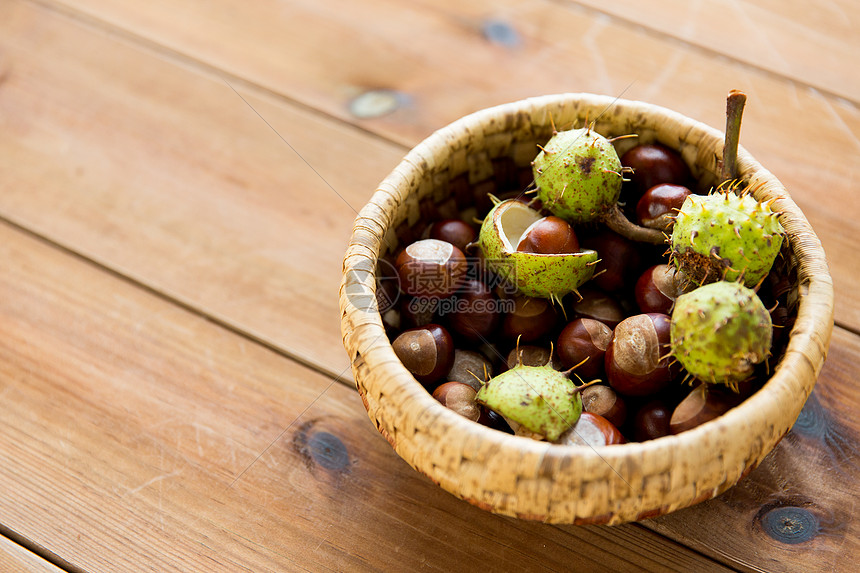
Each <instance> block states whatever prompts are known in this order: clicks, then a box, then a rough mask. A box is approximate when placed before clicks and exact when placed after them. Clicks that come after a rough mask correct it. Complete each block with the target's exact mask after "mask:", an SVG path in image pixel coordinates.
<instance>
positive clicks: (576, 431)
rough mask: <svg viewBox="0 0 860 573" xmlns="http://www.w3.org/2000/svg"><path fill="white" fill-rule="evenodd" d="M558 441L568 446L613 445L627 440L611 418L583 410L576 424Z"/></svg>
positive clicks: (594, 446) (593, 446)
mask: <svg viewBox="0 0 860 573" xmlns="http://www.w3.org/2000/svg"><path fill="white" fill-rule="evenodd" d="M558 442H559V443H561V444H565V445H568V446H591V447H592V448H596V447H598V446H611V445H613V444H624V443H626V442H627V440H625V439H624V436H623V435H621V432H620V431H619V430H618V428H617V427H615V425H614V424H612V423H611V422H610V421H609V420H607V419H606V418H604V417H603V416H598V415H597V414H592V413H591V412H583V413H582V415H581V416H580V417H579V420H577V422H576V424H574V426H573V427H572V428H571V429H569V430H567V431H566V432H565V433H564V434H562V435H561V437H560V438H559V439H558Z"/></svg>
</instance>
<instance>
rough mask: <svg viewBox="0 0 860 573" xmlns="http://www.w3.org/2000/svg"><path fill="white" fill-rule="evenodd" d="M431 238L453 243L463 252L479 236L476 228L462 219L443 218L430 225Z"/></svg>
mask: <svg viewBox="0 0 860 573" xmlns="http://www.w3.org/2000/svg"><path fill="white" fill-rule="evenodd" d="M430 238H431V239H437V240H439V241H445V242H446V243H451V244H452V245H454V246H455V247H457V248H458V249H460V251H462V252H463V253H465V252H466V247H467V246H468V245H469V244H470V243H473V242H474V241H475V239H477V238H478V232H477V231H476V230H475V228H474V227H473V226H472V225H470V224H469V223H467V222H465V221H461V220H460V219H443V220H442V221H436V222H435V223H433V224H432V225H431V226H430Z"/></svg>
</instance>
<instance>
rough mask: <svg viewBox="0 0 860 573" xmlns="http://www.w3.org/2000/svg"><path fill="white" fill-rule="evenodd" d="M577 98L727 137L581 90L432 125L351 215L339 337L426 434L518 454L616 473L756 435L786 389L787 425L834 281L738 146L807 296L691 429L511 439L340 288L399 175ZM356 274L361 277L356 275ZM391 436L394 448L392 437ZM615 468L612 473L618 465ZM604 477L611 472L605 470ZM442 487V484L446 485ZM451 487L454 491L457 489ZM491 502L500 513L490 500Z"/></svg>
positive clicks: (821, 338) (818, 344) (825, 327)
mask: <svg viewBox="0 0 860 573" xmlns="http://www.w3.org/2000/svg"><path fill="white" fill-rule="evenodd" d="M574 101H576V102H582V101H585V102H587V104H588V105H591V106H597V107H602V108H606V109H610V108H611V106H623V107H624V108H626V109H628V110H629V109H632V110H633V111H634V112H635V113H641V114H642V115H643V117H647V118H651V119H653V118H658V117H659V118H666V119H668V120H671V121H672V122H675V123H676V124H678V125H679V126H681V127H682V128H683V129H686V130H688V131H687V132H686V134H691V133H693V132H696V133H697V134H701V137H703V138H706V139H707V138H713V139H715V140H716V141H719V142H721V141H722V139H723V134H722V132H720V131H718V130H715V129H713V128H711V127H709V126H707V125H705V124H702V123H701V122H698V121H695V120H693V119H690V118H688V117H686V116H683V115H681V114H680V113H678V112H675V111H673V110H669V109H666V108H663V107H660V106H656V105H653V104H649V103H644V102H637V101H631V100H624V99H620V98H611V97H608V96H598V95H594V94H586V93H568V94H555V95H548V96H539V97H536V98H529V99H525V100H520V101H518V102H512V103H507V104H502V105H499V106H494V107H491V108H487V109H484V110H480V111H477V112H474V113H472V114H469V115H467V116H464V117H462V118H460V119H458V120H456V121H454V122H452V123H451V124H449V125H447V126H445V127H443V128H441V129H439V130H437V131H436V132H434V133H433V134H431V135H430V136H429V137H428V138H426V139H425V140H424V141H422V142H421V143H419V144H418V145H417V146H415V147H414V148H413V149H412V150H410V151H409V152H408V153H407V154H406V156H405V157H404V158H403V160H402V161H401V163H400V164H399V165H398V166H397V167H396V168H395V169H394V170H393V171H392V172H391V173H390V174H389V175H388V176H387V177H386V178H385V179H384V180H383V182H382V183H381V184H380V186H379V187H378V189H377V190H376V192H375V193H374V194H373V196H372V197H371V198H370V200H369V202H368V203H367V204H366V205H365V206H364V208H362V210H361V211H360V213H359V215H358V217H357V218H356V221H355V225H354V229H353V235H352V238H351V240H350V243H349V246H348V249H347V254H346V256H345V259H344V275H343V281H342V283H341V290H340V295H341V298H340V302H341V311H342V316H343V329H344V332H343V335H344V344H345V346H346V348H347V351H348V352H349V354H350V358H351V359H353V360H354V361H355V360H356V358H357V356H358V355H359V354H360V360H362V361H363V363H364V365H365V366H366V369H367V371H368V372H370V371H374V370H378V369H384V371H385V372H386V375H387V378H390V379H393V380H394V381H389V382H388V384H389V385H391V386H393V387H395V388H396V389H397V391H398V395H397V399H398V400H409V401H415V407H416V409H419V410H421V411H422V412H424V413H425V414H424V415H422V417H421V418H423V419H416V420H413V421H412V423H414V424H416V425H417V426H422V427H426V428H428V431H429V429H430V428H431V426H432V425H433V424H437V423H439V424H443V425H446V426H450V427H452V428H456V430H457V431H458V432H461V433H462V434H463V435H464V436H468V437H469V439H475V440H479V441H481V442H485V443H486V444H489V447H491V448H496V449H498V450H500V451H505V450H515V451H516V452H518V453H519V454H521V455H523V456H534V457H535V459H538V460H540V459H543V458H544V457H549V458H566V459H569V460H575V461H577V462H578V463H579V462H581V463H586V464H592V465H593V464H594V463H597V462H598V461H599V462H602V463H605V464H606V465H607V466H610V469H613V470H615V468H616V466H619V467H623V466H624V465H625V464H629V463H631V460H636V463H640V462H643V461H644V460H649V459H652V458H654V459H656V458H655V456H657V457H661V456H662V457H664V458H665V457H668V459H669V460H672V459H674V458H675V457H677V456H683V455H685V453H686V452H690V451H693V450H694V449H695V448H697V447H698V444H699V443H700V442H701V440H702V439H703V437H706V436H708V437H713V436H715V435H719V434H724V433H726V432H732V434H733V435H738V434H740V435H741V436H743V437H742V439H744V440H746V441H748V442H753V441H755V440H759V439H760V437H759V436H755V435H747V434H748V433H746V432H738V428H746V427H748V426H750V423H751V421H754V420H756V419H758V418H759V417H761V416H769V415H774V407H773V405H774V404H777V403H783V402H784V400H782V399H780V400H777V399H776V398H778V397H780V396H779V395H781V394H784V393H789V395H790V396H791V397H793V398H788V401H789V402H790V403H792V404H793V405H794V409H793V411H791V412H781V413H776V415H779V416H782V417H785V418H790V419H791V422H793V420H794V419H796V418H797V416H798V415H799V413H800V409H801V408H802V406H803V403H804V402H805V400H806V398H807V396H808V395H809V393H810V392H811V391H812V388H813V386H814V384H815V380H816V378H817V375H818V372H819V371H820V368H821V365H822V363H823V360H824V357H825V356H826V351H827V347H828V344H829V339H830V333H831V330H832V326H833V286H832V280H831V278H830V275H829V271H828V269H827V263H826V259H825V255H824V251H823V248H822V246H821V243H820V241H819V240H818V238H817V237H816V236H815V233H814V231H813V230H812V227H811V226H810V225H809V223H808V221H807V220H806V218H805V216H804V215H803V213H802V212H801V211H800V209H799V208H798V207H797V205H796V204H795V203H794V201H793V200H792V199H791V197H790V196H789V194H788V192H787V191H786V190H785V187H784V186H783V185H782V184H781V183H780V182H779V181H778V179H777V178H776V177H775V176H773V174H771V173H770V172H769V171H767V170H766V169H765V168H764V167H762V166H761V164H760V163H758V161H756V160H755V159H754V158H753V157H752V156H751V155H750V154H749V153H748V152H747V151H746V150H745V149H744V148H743V147H741V148H740V149H739V151H738V164H739V168H740V169H739V171H740V174H741V176H742V177H745V178H746V177H748V176H752V178H753V179H755V180H756V181H761V182H762V183H763V187H762V191H763V193H765V195H764V196H759V194H758V192H757V194H756V198H757V199H762V198H766V199H774V200H775V204H774V205H775V208H776V209H777V210H778V211H780V212H782V213H783V215H782V216H781V219H780V220H781V222H783V224H784V226H785V227H786V230H787V231H788V233H789V242H790V244H791V247H792V250H793V251H794V253H795V255H796V256H797V259H798V263H799V266H798V281H799V283H800V284H801V287H800V288H801V289H803V292H804V296H802V297H801V300H800V304H799V305H798V315H797V320H796V326H795V328H794V329H793V331H792V333H791V337H790V340H789V343H788V346H787V348H786V350H785V355H784V357H783V359H782V360H781V361H780V363H779V365H778V366H777V367H776V369H775V371H774V372H773V374H772V376H771V378H770V379H769V380H768V381H767V382H766V383H765V385H764V386H763V387H762V388H761V389H760V390H759V391H758V392H756V393H755V394H754V395H753V396H751V397H750V398H748V399H747V400H745V401H744V402H743V403H742V404H741V405H740V406H738V407H736V408H734V409H732V410H730V411H729V412H728V413H726V414H724V415H723V416H720V417H719V418H717V419H715V420H713V421H711V422H708V423H706V424H702V425H701V426H699V427H697V428H694V429H692V430H689V431H687V432H683V433H680V434H678V435H673V436H666V437H662V438H658V439H656V440H650V441H647V442H638V443H628V444H624V445H613V446H604V447H599V448H587V447H581V446H563V445H557V444H550V443H547V442H539V441H535V440H531V439H528V438H522V437H516V436H510V435H507V434H504V433H502V432H498V431H496V430H492V429H489V428H486V427H483V426H480V425H478V424H475V423H473V422H470V421H468V420H466V419H465V418H462V417H460V416H459V415H457V414H455V413H453V412H451V411H450V410H448V409H447V408H445V407H444V406H442V405H441V404H439V403H438V402H437V401H436V400H435V399H434V398H433V397H432V396H431V395H430V394H429V393H428V392H427V391H426V390H424V389H423V387H422V386H421V385H420V384H419V383H418V382H417V381H415V379H414V378H413V377H412V375H411V374H410V373H409V372H408V371H407V370H406V369H405V368H404V367H403V366H402V364H400V362H399V360H398V359H397V357H396V355H395V354H394V351H393V349H392V347H391V344H390V343H389V341H388V338H387V336H385V330H384V328H383V325H382V320H381V317H380V315H379V313H378V312H365V311H364V310H361V309H359V308H357V307H356V306H355V305H354V304H353V301H352V299H351V298H350V297H349V296H347V295H346V293H347V290H348V289H349V288H351V287H355V286H356V283H357V282H362V281H364V282H363V286H364V287H365V288H366V287H367V286H371V288H373V286H372V285H373V282H372V278H373V276H372V275H373V269H374V268H375V265H376V258H377V257H378V256H379V253H380V249H381V247H382V242H383V240H384V239H383V236H384V231H385V229H386V227H387V224H388V223H390V220H388V219H385V218H384V217H382V218H383V220H380V210H382V213H383V214H388V213H387V212H386V211H385V209H386V207H385V206H386V205H388V204H389V203H390V202H391V201H392V200H394V201H395V202H397V201H398V200H399V199H400V197H399V195H398V193H399V192H400V191H401V186H403V185H404V184H408V181H407V180H406V179H405V178H404V174H405V173H407V174H408V173H412V172H414V173H420V172H422V171H424V170H427V169H433V168H435V166H437V165H438V164H439V162H444V161H445V160H446V157H444V152H442V153H441V154H440V152H439V150H440V149H442V150H444V149H449V147H448V145H449V143H450V142H451V141H455V140H457V136H458V135H459V134H462V133H464V132H475V131H478V130H480V131H481V133H482V134H483V135H485V136H486V135H488V134H490V135H492V134H493V133H500V132H503V131H504V130H505V129H508V128H509V123H510V121H511V118H512V117H520V118H521V117H522V116H523V114H526V115H530V116H531V117H532V119H534V118H535V117H540V115H541V114H545V113H547V111H548V110H549V109H559V108H564V106H566V105H569V104H570V103H571V102H574ZM544 119H545V118H544ZM598 119H599V118H598ZM544 123H545V121H544ZM656 137H657V138H658V140H659V138H660V134H659V133H657V134H656ZM380 206H382V207H380ZM388 215H390V214H388ZM368 273H369V274H368ZM357 277H360V280H358V279H357ZM360 378H361V375H360V374H359V373H358V372H356V383H357V385H358V386H359V389H360V390H361V385H362V383H363V382H364V381H363V380H360ZM783 425H785V424H783ZM788 427H790V424H789V425H788V426H786V428H785V431H787V429H788ZM380 431H382V432H383V433H384V434H385V433H386V432H392V433H394V432H396V429H395V428H386V427H384V422H383V424H382V425H381V427H380ZM782 433H784V432H782ZM780 437H781V436H780ZM389 439H390V441H392V442H393V445H394V447H395V449H397V447H398V444H397V442H396V440H392V439H391V438H389ZM777 441H778V440H777ZM741 445H745V444H741ZM768 450H769V449H768ZM398 453H400V452H398ZM408 461H409V462H410V463H411V464H413V466H415V467H416V469H418V470H419V471H422V472H424V473H427V474H428V475H429V474H430V473H431V471H432V468H431V471H428V468H424V467H421V466H420V462H417V463H416V462H415V460H413V459H410V460H408ZM758 461H759V460H753V461H752V465H755V464H757V463H758ZM669 463H671V461H670V462H669ZM750 469H751V468H750ZM616 473H618V472H617V470H616ZM607 475H608V476H609V477H611V475H609V473H607ZM431 477H433V476H432V475H431ZM619 477H620V474H619ZM622 480H623V478H622ZM442 485H443V487H445V485H444V484H442ZM729 485H731V484H729ZM631 487H633V486H631ZM446 489H449V488H446ZM716 489H717V488H715V491H716ZM449 491H450V489H449ZM452 493H455V494H458V495H459V492H457V491H453V492H452ZM681 506H683V504H682V505H681ZM488 509H491V510H496V508H493V507H489V508H488ZM672 509H675V508H669V510H670V511H671V510H672ZM544 517H545V516H544ZM621 519H622V520H623V521H627V520H629V519H630V516H623V517H622V518H621ZM545 520H547V521H552V520H553V518H552V517H551V516H550V517H549V518H548V519H545ZM613 520H614V518H610V522H613Z"/></svg>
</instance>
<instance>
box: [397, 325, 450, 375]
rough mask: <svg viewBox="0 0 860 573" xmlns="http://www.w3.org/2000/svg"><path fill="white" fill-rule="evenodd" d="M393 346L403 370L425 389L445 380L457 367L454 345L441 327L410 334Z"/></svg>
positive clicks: (404, 335)
mask: <svg viewBox="0 0 860 573" xmlns="http://www.w3.org/2000/svg"><path fill="white" fill-rule="evenodd" d="M391 346H392V348H394V353H395V354H397V357H398V358H399V359H400V361H401V362H402V363H403V366H405V367H406V369H407V370H409V372H411V373H412V375H413V376H415V379H416V380H418V381H419V382H421V383H422V384H424V385H425V386H428V385H432V384H433V383H434V382H436V381H437V380H439V379H440V378H442V377H443V376H444V375H445V374H446V373H447V372H448V371H449V370H450V369H451V365H452V364H453V363H454V342H453V340H452V339H451V335H450V334H448V331H447V330H445V328H443V327H442V326H440V325H438V324H428V325H426V326H420V327H418V328H413V329H410V330H406V331H404V332H402V333H401V334H400V336H398V337H397V338H395V339H394V342H392V343H391Z"/></svg>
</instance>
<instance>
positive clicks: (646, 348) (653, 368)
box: [605, 313, 677, 396]
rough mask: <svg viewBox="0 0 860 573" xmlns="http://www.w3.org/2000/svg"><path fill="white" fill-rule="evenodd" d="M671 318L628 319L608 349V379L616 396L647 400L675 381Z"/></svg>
mask: <svg viewBox="0 0 860 573" xmlns="http://www.w3.org/2000/svg"><path fill="white" fill-rule="evenodd" d="M671 321H672V319H671V317H670V316H669V315H666V314H660V313H647V314H636V315H634V316H631V317H628V318H625V319H624V320H622V321H621V322H620V323H618V326H616V327H615V331H614V332H613V334H612V340H611V341H610V342H609V347H608V348H607V349H606V356H605V366H606V378H607V380H608V381H609V385H610V386H612V388H613V389H614V390H615V391H616V392H620V393H621V394H625V395H629V396H645V395H648V394H654V393H655V392H659V391H660V390H662V389H663V388H665V387H666V386H668V384H669V382H670V381H671V380H672V379H673V378H674V377H675V375H676V374H677V371H676V369H675V368H673V367H670V363H671V362H672V357H671V355H670V354H671V353H670V335H669V325H670V324H671Z"/></svg>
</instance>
